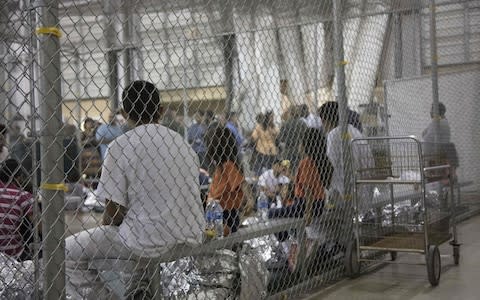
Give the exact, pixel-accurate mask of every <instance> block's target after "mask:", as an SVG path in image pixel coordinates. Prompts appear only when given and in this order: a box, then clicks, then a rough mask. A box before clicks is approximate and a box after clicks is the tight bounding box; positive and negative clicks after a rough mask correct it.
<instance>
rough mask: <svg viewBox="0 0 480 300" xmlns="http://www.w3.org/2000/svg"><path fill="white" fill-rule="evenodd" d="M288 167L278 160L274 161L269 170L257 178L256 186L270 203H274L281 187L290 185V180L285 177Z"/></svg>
mask: <svg viewBox="0 0 480 300" xmlns="http://www.w3.org/2000/svg"><path fill="white" fill-rule="evenodd" d="M287 168H288V166H287V165H286V164H285V163H283V162H282V161H280V160H276V161H275V162H274V163H273V165H272V168H271V169H270V170H267V171H265V172H264V173H263V174H262V175H260V177H259V178H258V186H259V187H260V191H261V192H263V193H264V194H265V195H266V196H267V197H268V198H269V199H270V201H274V200H275V198H276V196H277V195H278V193H280V187H281V185H285V184H288V183H290V179H289V178H288V177H287V176H286V174H287V171H288V170H287Z"/></svg>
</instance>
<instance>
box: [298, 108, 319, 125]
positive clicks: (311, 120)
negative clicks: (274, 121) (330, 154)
mask: <svg viewBox="0 0 480 300" xmlns="http://www.w3.org/2000/svg"><path fill="white" fill-rule="evenodd" d="M298 109H299V111H300V116H301V120H302V121H303V122H305V125H307V127H308V128H317V129H322V119H320V117H319V116H318V115H316V114H314V113H311V112H310V110H309V109H308V105H307V104H302V105H300V106H299V107H298Z"/></svg>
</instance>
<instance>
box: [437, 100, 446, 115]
mask: <svg viewBox="0 0 480 300" xmlns="http://www.w3.org/2000/svg"><path fill="white" fill-rule="evenodd" d="M446 112H447V108H446V107H445V104H443V103H442V102H438V114H439V115H440V117H445V113H446Z"/></svg>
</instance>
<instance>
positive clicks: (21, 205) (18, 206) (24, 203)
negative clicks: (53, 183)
mask: <svg viewBox="0 0 480 300" xmlns="http://www.w3.org/2000/svg"><path fill="white" fill-rule="evenodd" d="M23 179H24V175H23V172H22V170H21V166H20V165H19V163H18V162H17V161H16V160H15V159H7V160H6V161H5V162H3V163H2V164H0V252H3V253H5V254H7V255H9V256H12V257H15V258H20V256H21V255H22V253H23V252H24V248H25V246H26V245H25V243H24V240H23V237H22V233H21V230H20V228H21V226H22V223H23V224H24V222H25V221H30V224H33V209H32V207H33V198H32V195H31V194H30V193H29V192H26V191H24V190H23V189H22V188H21V187H22V182H23ZM26 219H28V220H26Z"/></svg>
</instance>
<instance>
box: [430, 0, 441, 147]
mask: <svg viewBox="0 0 480 300" xmlns="http://www.w3.org/2000/svg"><path fill="white" fill-rule="evenodd" d="M436 27H437V22H436V18H435V0H430V60H431V72H432V96H433V97H432V100H433V103H432V104H433V106H432V113H433V120H434V126H435V132H434V143H435V145H437V143H438V142H439V136H438V131H439V122H440V111H439V107H438V105H439V104H438V102H439V100H438V99H439V95H438V55H437V28H436ZM435 147H436V146H435ZM435 151H436V149H435Z"/></svg>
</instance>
